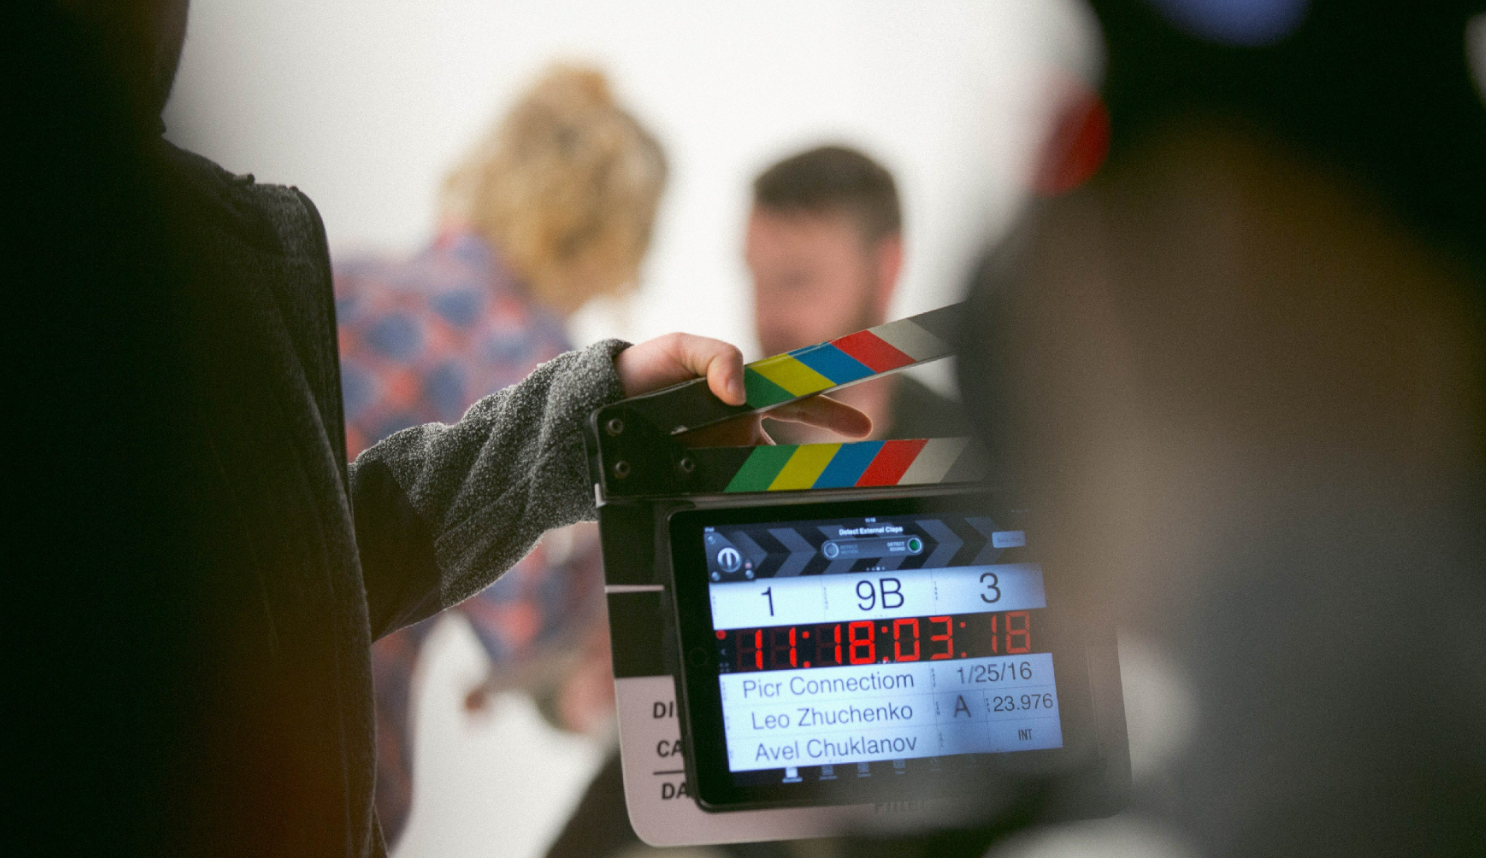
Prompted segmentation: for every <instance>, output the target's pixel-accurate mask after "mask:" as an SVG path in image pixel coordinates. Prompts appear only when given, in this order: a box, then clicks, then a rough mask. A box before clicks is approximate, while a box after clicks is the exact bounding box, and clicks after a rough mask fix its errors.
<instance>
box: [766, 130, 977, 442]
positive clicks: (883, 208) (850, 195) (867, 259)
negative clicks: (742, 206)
mask: <svg viewBox="0 0 1486 858" xmlns="http://www.w3.org/2000/svg"><path fill="white" fill-rule="evenodd" d="M744 256H745V259H746V262H747V264H748V273H749V275H750V277H751V278H752V281H753V313H754V324H755V326H756V329H757V334H758V340H759V345H761V346H762V347H763V351H764V354H765V355H776V354H783V353H784V352H787V351H790V350H791V349H797V348H801V347H803V346H809V345H814V344H815V343H821V342H825V341H827V340H832V339H835V338H837V337H841V336H845V335H846V334H850V333H853V332H855V331H860V330H864V329H866V328H870V327H873V326H874V325H880V324H882V323H883V322H886V321H887V313H888V307H889V305H891V303H892V299H893V295H894V293H895V291H896V289H897V286H898V275H899V272H900V271H901V270H902V267H903V213H902V208H901V205H900V203H899V200H898V187H897V183H896V182H895V181H893V176H892V174H891V173H889V172H888V171H887V169H886V168H885V167H883V166H882V165H881V164H879V163H877V162H876V161H874V160H873V159H872V158H869V157H868V156H866V155H864V154H862V153H861V152H859V151H857V150H855V149H851V148H848V147H846V146H821V147H818V148H815V149H810V150H807V151H804V152H800V153H799V154H796V155H792V156H790V157H788V158H785V159H784V160H782V161H780V162H778V163H777V164H774V165H773V166H772V167H769V168H768V169H767V170H765V171H764V172H763V173H761V174H759V176H758V178H757V179H755V180H754V182H753V208H752V211H751V212H750V213H749V216H748V233H747V237H746V240H745V250H744ZM837 396H838V398H840V399H842V400H843V401H845V402H850V403H851V404H852V405H853V406H855V407H856V408H859V409H861V410H862V411H863V412H865V413H866V414H868V415H869V416H871V418H872V425H873V427H874V432H873V437H877V438H884V437H895V438H931V437H946V436H952V435H962V434H964V432H965V422H964V418H963V416H962V415H961V412H960V409H959V406H958V405H957V404H955V403H954V402H952V401H950V400H947V399H945V398H944V397H942V396H940V395H938V394H936V393H934V391H932V390H930V389H929V388H928V387H927V386H925V385H924V384H923V383H921V382H919V381H918V380H917V379H915V378H913V377H911V376H906V375H901V374H898V375H891V376H888V377H886V378H881V379H876V380H873V381H867V382H863V383H861V384H858V385H854V386H852V387H849V388H847V389H845V390H843V391H841V392H839V393H838V394H837ZM779 428H780V429H781V431H778V432H775V431H774V428H771V430H770V431H771V433H772V434H774V435H775V437H776V439H777V440H779V441H781V442H790V443H803V442H809V441H824V440H827V439H826V436H824V435H823V434H820V433H814V432H811V431H809V430H797V429H796V428H795V427H779Z"/></svg>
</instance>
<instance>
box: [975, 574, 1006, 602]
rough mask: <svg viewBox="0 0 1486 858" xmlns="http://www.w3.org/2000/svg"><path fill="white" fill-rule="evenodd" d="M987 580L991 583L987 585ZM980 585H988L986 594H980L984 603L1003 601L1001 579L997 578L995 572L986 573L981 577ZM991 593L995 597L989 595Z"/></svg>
mask: <svg viewBox="0 0 1486 858" xmlns="http://www.w3.org/2000/svg"><path fill="white" fill-rule="evenodd" d="M987 578H989V579H991V583H989V584H986V579H987ZM980 583H982V584H985V585H986V592H985V593H981V594H980V598H981V600H982V601H985V602H986V603H990V602H999V601H1001V587H1000V584H1001V579H1000V578H997V577H996V573H995V572H986V573H985V574H983V575H981V576H980ZM990 593H994V594H995V595H987V594H990Z"/></svg>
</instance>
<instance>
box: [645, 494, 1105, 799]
mask: <svg viewBox="0 0 1486 858" xmlns="http://www.w3.org/2000/svg"><path fill="white" fill-rule="evenodd" d="M781 513H784V514H788V515H789V516H790V517H789V518H783V517H782V516H781ZM762 519H767V520H762ZM671 537H672V552H673V554H672V556H673V557H674V558H675V562H676V564H677V567H676V577H677V582H676V583H677V587H676V593H677V608H678V620H679V625H680V628H681V633H682V650H683V652H682V662H683V671H682V673H683V686H684V688H683V696H684V698H685V701H686V703H685V706H686V709H687V713H686V714H687V723H688V726H689V730H688V737H689V739H690V741H691V743H692V748H693V751H694V758H695V767H696V769H697V772H696V785H697V791H698V798H699V799H700V800H701V802H702V803H703V805H704V806H707V807H709V808H712V809H722V808H727V807H740V806H760V805H770V804H804V803H829V802H833V801H837V802H850V801H862V800H864V799H865V800H880V799H881V798H883V797H885V796H890V795H893V794H902V795H905V796H908V795H923V794H926V790H927V792H929V793H932V792H933V791H934V789H933V788H934V787H945V788H951V787H952V786H953V785H954V784H955V783H959V782H961V781H963V779H964V776H965V775H966V774H967V773H968V772H971V771H976V772H980V773H982V774H983V773H984V771H985V770H986V769H987V767H988V766H989V767H994V766H995V765H996V764H997V762H998V760H999V759H1009V758H1012V757H1015V758H1018V759H1019V760H1020V761H1021V763H1022V768H1023V769H1025V768H1027V766H1028V765H1030V766H1031V768H1033V769H1037V768H1042V769H1048V768H1051V767H1055V766H1056V764H1057V755H1058V754H1059V753H1061V752H1062V750H1063V749H1064V748H1065V744H1066V742H1065V731H1066V730H1067V729H1068V728H1072V731H1073V733H1080V732H1087V722H1088V721H1089V720H1090V719H1089V717H1088V709H1089V701H1088V699H1087V693H1086V692H1084V693H1083V694H1082V695H1080V694H1079V692H1078V687H1079V683H1080V682H1082V686H1083V688H1085V689H1086V688H1087V686H1088V681H1087V675H1086V673H1085V671H1086V666H1085V665H1084V664H1083V659H1082V655H1081V649H1080V648H1079V647H1078V646H1074V645H1070V644H1069V643H1068V640H1069V635H1068V634H1067V630H1065V629H1060V628H1059V625H1060V624H1059V622H1058V617H1057V611H1056V604H1053V603H1051V602H1050V599H1049V592H1050V590H1049V587H1048V582H1046V581H1045V580H1044V577H1043V569H1042V566H1041V564H1040V563H1038V562H1037V560H1036V559H1035V555H1034V551H1035V545H1034V544H1031V543H1030V541H1029V538H1028V534H1027V532H1026V530H1025V529H1024V528H1023V527H1022V522H1021V514H1020V511H1018V510H1014V509H1007V508H998V507H996V506H995V504H994V502H993V501H991V500H989V499H988V498H986V497H985V496H957V497H948V498H938V499H931V498H916V499H901V498H900V499H895V500H883V501H852V502H835V503H815V504H802V505H798V506H796V507H794V508H793V509H791V508H787V507H785V508H781V507H777V506H776V507H773V508H769V509H727V510H712V511H702V510H693V511H687V512H683V513H678V514H677V515H675V516H673V517H672V521H671ZM1065 662H1068V663H1067V664H1066V665H1065ZM1060 672H1061V673H1060ZM1064 688H1070V689H1072V690H1071V692H1070V693H1072V694H1073V696H1075V697H1078V698H1079V699H1078V700H1076V701H1074V705H1073V708H1074V709H1075V710H1078V711H1079V712H1080V713H1081V714H1076V715H1075V716H1074V717H1073V718H1072V719H1071V723H1067V724H1065V720H1068V719H1065V715H1064V711H1063V710H1064V708H1065V707H1064V697H1065V693H1064V692H1063V691H1062V690H1061V689H1064Z"/></svg>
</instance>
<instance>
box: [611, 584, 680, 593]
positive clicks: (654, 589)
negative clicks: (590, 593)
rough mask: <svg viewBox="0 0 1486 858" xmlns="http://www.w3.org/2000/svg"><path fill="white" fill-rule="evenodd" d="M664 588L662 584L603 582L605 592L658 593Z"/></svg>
mask: <svg viewBox="0 0 1486 858" xmlns="http://www.w3.org/2000/svg"><path fill="white" fill-rule="evenodd" d="M665 589H666V585H664V584H605V585H604V592H605V593H611V594H612V593H659V592H661V591H663V590H665Z"/></svg>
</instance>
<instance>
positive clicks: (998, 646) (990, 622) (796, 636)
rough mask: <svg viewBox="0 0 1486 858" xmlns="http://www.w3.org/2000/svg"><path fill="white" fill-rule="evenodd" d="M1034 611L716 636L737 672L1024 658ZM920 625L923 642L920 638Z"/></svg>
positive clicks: (1029, 645) (742, 631)
mask: <svg viewBox="0 0 1486 858" xmlns="http://www.w3.org/2000/svg"><path fill="white" fill-rule="evenodd" d="M1033 613H1034V611H1010V612H1001V613H994V614H979V613H977V614H955V615H945V616H939V617H894V618H892V619H891V620H877V621H873V620H857V621H854V622H850V623H821V624H819V625H809V626H772V627H766V628H755V629H733V630H728V631H720V632H718V634H719V635H720V636H721V638H720V639H719V640H720V641H721V642H720V644H719V646H720V647H721V648H722V656H723V658H724V659H725V660H726V662H727V663H730V664H735V665H736V667H735V668H734V669H735V670H740V671H752V670H788V669H791V668H806V667H839V666H845V665H849V664H857V665H861V664H874V663H877V662H879V661H881V662H883V663H889V664H891V663H898V662H913V661H922V660H928V661H939V660H942V659H953V658H983V657H986V656H996V655H1023V654H1026V653H1030V652H1032V651H1033V650H1034V644H1033V640H1032V614H1033ZM843 626H844V627H845V629H844V630H843V628H842V627H843ZM925 626H927V633H928V642H927V643H925V642H924V640H923V636H924V633H925ZM812 634H813V635H814V641H812V640H811V636H812ZM727 641H731V642H732V643H731V647H732V649H733V650H736V651H730V650H729V646H730V645H729V643H728V642H727ZM802 644H803V650H804V651H803V652H802V651H801V649H802Z"/></svg>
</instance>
